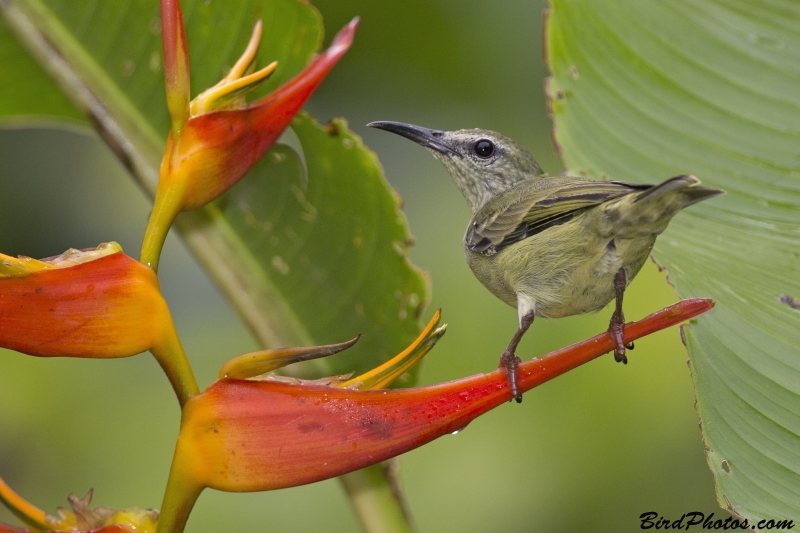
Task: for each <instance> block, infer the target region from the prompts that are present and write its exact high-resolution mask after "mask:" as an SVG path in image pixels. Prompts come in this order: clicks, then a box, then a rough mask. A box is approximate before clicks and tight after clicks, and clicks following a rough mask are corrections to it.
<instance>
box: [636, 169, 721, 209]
mask: <svg viewBox="0 0 800 533" xmlns="http://www.w3.org/2000/svg"><path fill="white" fill-rule="evenodd" d="M699 184H700V180H699V179H697V178H695V177H694V176H690V175H684V176H675V177H674V178H670V179H668V180H667V181H665V182H664V183H662V184H660V185H656V186H655V187H653V188H651V189H647V190H646V191H644V192H643V193H640V194H638V195H637V196H636V199H634V201H633V202H634V203H637V202H640V201H642V200H645V199H647V198H648V197H655V196H660V195H664V194H668V193H671V192H673V191H680V194H681V195H682V196H684V197H685V203H684V204H683V205H682V206H681V208H684V207H689V206H690V205H692V204H696V203H697V202H702V201H703V200H705V199H707V198H713V197H714V196H719V195H720V194H725V191H723V190H722V189H716V188H714V187H701V186H700V185H699Z"/></svg>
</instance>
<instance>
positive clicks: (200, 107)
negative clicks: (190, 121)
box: [189, 20, 278, 117]
mask: <svg viewBox="0 0 800 533" xmlns="http://www.w3.org/2000/svg"><path fill="white" fill-rule="evenodd" d="M261 28H262V24H261V20H258V21H257V22H256V25H255V27H254V28H253V35H252V36H251V37H250V42H249V43H248V45H247V48H246V49H245V51H244V54H242V57H240V58H239V60H238V61H237V62H236V64H235V65H234V66H233V68H232V69H231V70H230V72H228V75H227V76H225V77H224V78H222V80H220V82H219V83H217V84H216V85H214V86H213V87H211V88H209V89H206V90H205V91H203V92H202V93H200V94H198V95H197V96H196V97H195V99H194V100H192V102H191V103H190V104H189V112H190V114H191V116H193V117H196V116H199V115H204V114H206V113H212V112H214V111H224V110H230V109H244V108H245V107H247V100H246V99H245V96H246V95H247V94H248V93H250V92H252V91H254V90H256V89H257V88H258V87H260V86H261V84H262V83H264V81H266V79H267V78H269V76H270V75H271V74H272V73H273V72H275V69H276V68H278V62H277V61H273V62H272V63H270V64H269V65H267V66H266V67H264V68H262V69H261V70H259V71H258V72H253V71H254V70H255V64H256V54H257V52H258V45H259V43H260V42H261V31H262V30H261Z"/></svg>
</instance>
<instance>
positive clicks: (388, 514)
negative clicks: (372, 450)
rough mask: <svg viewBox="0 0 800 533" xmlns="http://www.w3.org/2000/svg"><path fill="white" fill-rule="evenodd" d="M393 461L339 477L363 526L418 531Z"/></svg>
mask: <svg viewBox="0 0 800 533" xmlns="http://www.w3.org/2000/svg"><path fill="white" fill-rule="evenodd" d="M393 468H394V466H393V465H391V462H390V461H386V462H385V463H379V464H375V465H372V466H368V467H366V468H362V469H361V470H356V471H355V472H350V473H349V474H345V475H343V476H339V480H340V481H341V482H342V486H343V487H344V490H345V492H346V493H347V497H348V498H349V500H350V503H351V504H352V505H353V509H354V510H355V512H356V515H357V516H358V521H359V522H360V523H361V527H362V528H363V529H364V531H366V532H368V533H414V532H415V530H416V528H415V527H414V525H413V521H412V519H411V516H410V514H409V513H408V510H407V509H406V505H405V501H404V500H403V496H402V493H401V492H400V490H399V487H398V486H397V483H396V472H393V471H392V470H393Z"/></svg>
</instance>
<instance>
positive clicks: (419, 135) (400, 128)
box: [367, 120, 461, 157]
mask: <svg viewBox="0 0 800 533" xmlns="http://www.w3.org/2000/svg"><path fill="white" fill-rule="evenodd" d="M367 126H369V127H370V128H379V129H382V130H386V131H391V132H392V133H396V134H398V135H402V136H403V137H405V138H407V139H411V140H412V141H414V142H415V143H417V144H419V145H422V146H425V147H426V148H431V149H433V150H436V151H437V152H441V153H443V154H445V155H451V156H453V155H454V156H458V157H461V154H460V153H458V152H456V151H455V150H454V149H453V147H452V146H450V144H448V143H447V142H446V141H445V140H444V139H443V138H442V137H443V136H444V132H443V131H438V130H429V129H428V128H423V127H421V126H414V125H413V124H404V123H402V122H392V121H388V120H380V121H378V122H370V123H369V124H367Z"/></svg>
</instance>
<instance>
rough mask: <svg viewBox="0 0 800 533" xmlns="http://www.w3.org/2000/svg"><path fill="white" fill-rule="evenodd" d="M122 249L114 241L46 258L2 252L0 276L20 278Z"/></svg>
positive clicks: (0, 256)
mask: <svg viewBox="0 0 800 533" xmlns="http://www.w3.org/2000/svg"><path fill="white" fill-rule="evenodd" d="M121 251H122V247H121V246H120V245H119V244H117V243H116V242H113V241H112V242H107V243H103V244H101V245H99V246H98V247H97V248H88V249H86V250H76V249H75V248H70V249H69V250H67V251H66V252H64V253H63V254H60V255H57V256H54V257H48V258H46V259H33V258H31V257H26V256H24V255H21V256H19V257H18V258H16V257H11V256H8V255H4V254H0V278H19V277H23V276H27V275H29V274H33V273H35V272H40V271H42V270H49V269H57V268H69V267H72V266H75V265H80V264H82V263H88V262H90V261H94V260H96V259H100V258H101V257H106V256H108V255H112V254H115V253H117V252H121Z"/></svg>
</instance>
